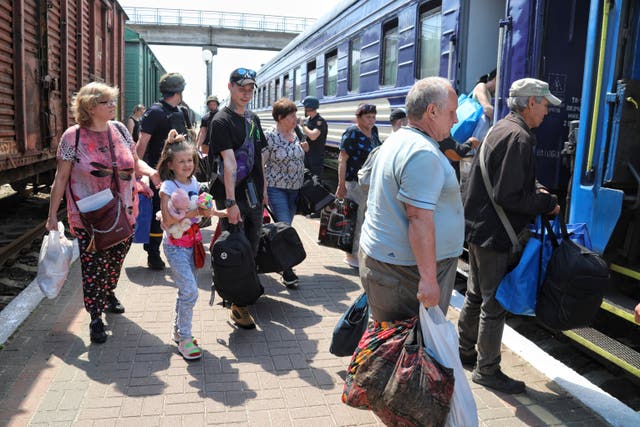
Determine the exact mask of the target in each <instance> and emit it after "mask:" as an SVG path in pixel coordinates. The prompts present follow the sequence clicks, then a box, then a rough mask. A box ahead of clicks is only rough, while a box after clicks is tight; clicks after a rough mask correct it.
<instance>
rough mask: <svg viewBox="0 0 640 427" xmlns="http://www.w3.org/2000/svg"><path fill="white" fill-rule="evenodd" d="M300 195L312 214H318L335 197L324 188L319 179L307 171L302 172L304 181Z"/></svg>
mask: <svg viewBox="0 0 640 427" xmlns="http://www.w3.org/2000/svg"><path fill="white" fill-rule="evenodd" d="M300 195H302V198H303V199H304V201H306V203H307V206H308V209H309V210H310V211H312V212H320V210H322V208H324V207H325V206H327V205H328V204H330V203H331V202H333V200H334V198H335V196H334V195H333V194H331V192H330V191H329V189H327V187H325V186H324V185H323V184H322V183H321V182H320V178H318V177H317V176H316V175H313V174H312V173H311V172H310V171H309V170H308V169H306V170H305V172H304V181H303V183H302V187H301V188H300Z"/></svg>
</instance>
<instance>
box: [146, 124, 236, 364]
mask: <svg viewBox="0 0 640 427" xmlns="http://www.w3.org/2000/svg"><path fill="white" fill-rule="evenodd" d="M197 162H198V155H197V153H196V150H195V148H194V146H193V145H192V144H191V143H189V142H187V141H185V139H184V137H183V136H182V135H178V133H177V132H176V131H175V130H173V129H172V130H171V131H170V132H169V136H168V138H167V140H166V142H165V144H164V148H163V149H162V154H161V156H160V160H159V161H158V167H157V169H158V173H160V178H162V185H161V186H160V200H161V211H162V228H163V229H164V230H165V232H164V236H163V239H162V246H163V249H164V253H165V255H166V257H167V260H168V261H169V265H170V266H171V276H172V278H173V281H174V282H175V283H176V285H177V286H178V297H177V300H176V317H175V322H174V328H173V340H174V341H175V342H176V343H177V344H178V351H179V352H180V354H182V357H184V358H185V359H189V360H191V359H199V358H200V357H201V356H202V350H201V349H200V348H199V347H198V342H197V341H196V340H195V339H194V338H193V336H192V335H191V318H192V317H193V307H194V305H195V303H196V301H197V299H198V284H197V282H196V268H195V265H194V263H193V246H194V243H195V242H196V241H201V240H202V234H201V233H200V229H199V228H198V224H197V223H198V220H197V218H196V217H200V216H207V217H210V216H211V215H216V216H219V217H221V216H225V214H226V212H225V211H217V210H215V209H214V208H211V210H206V209H202V208H196V209H193V210H190V211H188V212H187V214H186V218H190V219H191V222H192V225H191V229H189V230H187V231H185V232H184V234H183V235H182V237H180V238H179V239H176V238H174V237H172V236H171V235H170V234H168V233H167V231H166V230H167V229H168V228H169V227H170V226H172V225H173V224H174V223H176V222H178V221H179V220H178V219H176V218H174V217H173V216H172V215H171V214H170V213H169V199H170V198H171V194H172V193H173V192H174V191H176V190H177V189H179V188H180V189H182V190H184V191H185V192H186V193H187V194H188V195H189V197H191V196H192V195H197V194H198V181H196V179H195V177H194V176H193V174H194V171H195V165H197Z"/></svg>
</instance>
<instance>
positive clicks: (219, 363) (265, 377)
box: [0, 216, 624, 427]
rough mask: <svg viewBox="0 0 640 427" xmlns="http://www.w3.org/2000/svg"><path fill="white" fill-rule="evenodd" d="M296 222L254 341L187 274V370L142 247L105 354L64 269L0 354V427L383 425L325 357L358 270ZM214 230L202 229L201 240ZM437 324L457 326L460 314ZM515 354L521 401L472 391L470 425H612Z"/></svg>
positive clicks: (132, 260)
mask: <svg viewBox="0 0 640 427" xmlns="http://www.w3.org/2000/svg"><path fill="white" fill-rule="evenodd" d="M294 225H295V227H296V229H297V230H298V232H299V234H300V237H301V239H302V240H303V243H304V246H305V249H306V251H307V259H306V260H305V261H304V262H303V263H302V264H301V265H299V266H297V267H296V269H295V270H296V272H297V274H298V276H299V277H300V285H299V288H298V289H288V288H286V287H284V286H283V285H282V284H281V283H280V282H279V280H278V279H279V276H277V275H275V274H269V275H264V276H261V280H262V283H263V285H264V287H265V295H264V296H263V297H262V298H261V299H260V300H259V302H258V303H257V304H256V305H255V306H253V307H252V308H251V310H252V313H253V314H254V317H255V319H256V323H257V329H255V330H242V329H238V328H236V327H235V326H234V325H233V324H232V323H230V321H229V317H228V309H226V308H223V307H222V306H221V305H219V304H218V302H219V299H218V300H217V301H216V304H215V305H213V306H209V305H208V300H209V285H210V273H209V270H208V265H207V267H205V268H204V269H202V270H200V271H199V275H198V283H199V287H200V297H199V300H198V302H197V304H196V307H195V311H194V319H193V332H194V335H195V336H196V337H197V338H198V340H199V342H200V344H201V346H202V348H203V351H204V356H203V358H202V359H201V360H199V361H193V362H187V361H185V360H184V359H183V358H182V357H181V356H180V355H179V353H178V352H177V348H176V345H175V344H174V343H173V342H172V341H171V337H170V336H171V331H172V327H171V321H172V317H173V310H174V304H175V292H176V289H175V287H174V285H173V283H172V281H171V279H170V276H169V274H168V271H166V270H165V271H164V272H162V271H160V272H158V271H151V270H148V269H147V268H146V267H145V266H146V253H145V252H144V251H143V250H142V245H133V246H132V249H131V251H130V253H129V255H128V256H127V259H126V261H125V266H124V268H123V273H122V277H121V279H120V283H119V287H118V297H119V298H120V300H121V301H122V302H123V304H124V306H125V307H126V312H125V313H124V314H122V315H116V314H109V315H108V316H107V320H106V324H107V329H108V331H109V334H110V336H109V339H108V341H107V342H106V343H105V344H91V343H90V341H89V328H88V324H89V320H88V314H87V313H86V312H85V310H84V308H83V305H82V291H81V287H80V285H79V282H80V266H79V263H78V262H76V263H74V265H73V266H72V270H71V273H70V275H69V277H68V280H67V283H66V284H65V286H64V288H63V290H62V292H61V294H60V296H58V298H56V299H55V300H43V301H42V302H41V303H40V304H39V305H38V306H37V308H36V309H35V310H34V311H33V312H32V314H31V315H30V316H29V317H28V319H27V320H26V321H25V322H24V323H23V324H22V325H21V326H20V328H19V329H18V330H17V331H16V332H15V333H14V334H13V335H12V337H11V338H10V339H9V340H8V341H7V342H6V343H5V345H4V348H3V349H2V351H0V426H26V425H32V426H45V425H52V426H54V425H55V426H62V425H74V426H147V425H149V426H155V425H163V426H180V425H183V426H199V425H229V426H278V427H279V426H304V427H311V426H322V427H325V426H377V425H382V423H380V421H379V420H378V419H377V418H376V417H375V416H374V415H373V414H372V413H371V412H370V411H362V410H357V409H353V408H350V407H348V406H346V405H344V404H343V403H342V402H341V401H340V395H341V392H342V387H343V384H344V382H343V378H344V373H345V369H346V367H347V365H348V363H349V358H348V357H344V358H338V357H335V356H333V355H331V354H330V353H329V342H330V338H331V332H332V330H333V327H334V326H335V324H336V322H337V320H338V318H339V317H340V315H341V314H342V313H343V312H344V311H345V310H346V309H347V307H348V306H349V305H350V304H351V303H352V302H353V301H354V300H355V298H356V297H357V296H358V295H359V293H360V291H361V286H360V283H359V279H358V276H357V272H356V271H355V270H353V269H351V268H350V267H348V266H346V265H345V264H343V262H342V258H343V253H342V252H340V251H339V250H335V249H330V248H326V247H322V246H319V245H318V244H317V243H316V237H317V230H318V220H317V219H309V218H304V217H300V216H297V217H296V218H295V221H294ZM212 230H213V227H209V228H207V229H205V230H203V234H204V237H205V239H204V241H205V242H208V241H209V239H210V238H211V234H212ZM205 246H206V245H205ZM453 300H454V304H455V303H456V301H459V298H454V299H453ZM448 317H449V318H450V319H451V320H452V321H453V322H456V321H457V317H458V310H457V309H456V308H455V307H452V308H451V309H450V310H449V314H448ZM524 353H530V350H526V349H525V350H523V349H522V348H520V349H517V348H516V349H515V350H510V349H508V348H506V347H505V349H504V351H503V362H502V367H503V370H504V371H505V372H506V373H507V374H510V375H513V376H514V377H516V378H521V379H524V380H525V381H526V384H527V390H526V392H525V393H523V394H520V395H514V396H510V395H504V394H501V393H494V392H492V391H490V390H488V389H485V388H484V387H482V386H479V385H476V384H473V383H471V387H472V390H473V394H474V397H475V400H476V404H477V406H478V417H479V420H480V425H482V426H518V425H528V426H547V425H570V426H605V425H611V424H613V425H623V424H624V422H623V423H620V422H616V421H615V419H616V418H615V417H614V418H611V417H610V415H611V414H610V413H611V412H612V411H615V409H610V410H608V411H606V412H609V417H607V414H602V413H598V412H597V411H596V410H594V409H593V408H591V407H589V406H588V405H586V404H585V403H583V401H581V400H580V399H579V398H578V397H576V396H574V395H572V394H571V393H569V392H568V391H567V390H566V388H563V386H562V384H563V383H562V381H558V379H557V378H558V375H557V374H556V373H552V374H550V376H547V375H549V374H547V375H545V372H541V370H539V369H536V368H535V367H534V366H533V365H532V364H530V363H529V362H527V361H526V360H524V359H523V358H522V357H521V356H520V354H524ZM542 370H544V369H542ZM470 375H471V372H470V371H467V376H468V377H469V378H470ZM554 378H555V379H554ZM596 393H597V392H596ZM602 399H604V397H601V398H598V400H602ZM601 412H602V411H601ZM612 419H613V420H614V421H611V420H612Z"/></svg>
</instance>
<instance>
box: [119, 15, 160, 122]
mask: <svg viewBox="0 0 640 427" xmlns="http://www.w3.org/2000/svg"><path fill="white" fill-rule="evenodd" d="M166 72H167V71H166V70H165V68H164V67H163V66H162V64H161V63H160V61H159V60H158V58H157V57H156V56H155V54H154V53H153V51H152V50H151V48H150V47H149V45H148V44H147V42H146V41H144V39H142V38H141V37H140V34H138V33H137V32H135V31H133V30H132V29H130V28H125V34H124V75H125V80H124V106H123V113H124V115H125V116H126V117H129V115H130V114H131V113H132V112H133V108H134V107H135V106H136V105H138V104H142V105H144V106H146V107H149V106H151V104H153V103H154V102H157V101H158V99H159V98H160V96H161V94H160V89H159V87H158V83H159V82H160V77H162V75H163V74H166Z"/></svg>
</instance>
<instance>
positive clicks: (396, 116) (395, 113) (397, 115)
mask: <svg viewBox="0 0 640 427" xmlns="http://www.w3.org/2000/svg"><path fill="white" fill-rule="evenodd" d="M405 117H407V113H405V112H404V110H403V109H402V108H396V109H394V110H392V111H391V114H389V121H390V122H392V121H394V120H400V119H404V118H405Z"/></svg>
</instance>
